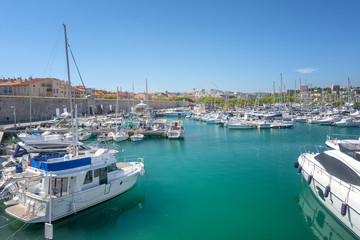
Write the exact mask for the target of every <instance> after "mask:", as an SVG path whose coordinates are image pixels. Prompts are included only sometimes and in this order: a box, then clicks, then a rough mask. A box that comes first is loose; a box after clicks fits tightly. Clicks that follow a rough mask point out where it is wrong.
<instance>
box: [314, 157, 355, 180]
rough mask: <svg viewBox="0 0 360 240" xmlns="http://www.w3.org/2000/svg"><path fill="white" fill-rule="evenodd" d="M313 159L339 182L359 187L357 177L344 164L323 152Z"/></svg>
mask: <svg viewBox="0 0 360 240" xmlns="http://www.w3.org/2000/svg"><path fill="white" fill-rule="evenodd" d="M315 159H316V160H317V161H318V162H319V163H320V164H321V165H322V166H323V167H324V168H325V169H326V171H327V172H328V173H330V174H331V175H333V176H335V177H337V178H339V179H340V180H341V181H344V182H347V183H349V184H354V185H356V186H360V177H359V175H358V174H357V173H356V172H355V171H354V170H352V169H351V168H350V167H348V166H347V165H346V164H345V163H343V162H341V161H340V160H339V159H336V158H334V157H332V156H330V155H328V154H326V153H325V152H323V153H320V154H319V155H317V156H316V157H315Z"/></svg>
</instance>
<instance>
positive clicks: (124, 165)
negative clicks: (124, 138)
mask: <svg viewBox="0 0 360 240" xmlns="http://www.w3.org/2000/svg"><path fill="white" fill-rule="evenodd" d="M116 166H117V167H118V168H124V167H131V166H133V165H132V164H131V163H127V162H117V163H116Z"/></svg>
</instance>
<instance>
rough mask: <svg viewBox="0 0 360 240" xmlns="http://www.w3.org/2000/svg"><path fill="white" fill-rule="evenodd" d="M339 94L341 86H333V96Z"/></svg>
mask: <svg viewBox="0 0 360 240" xmlns="http://www.w3.org/2000/svg"><path fill="white" fill-rule="evenodd" d="M339 92H340V86H339V85H336V84H333V85H331V93H332V94H334V95H337V94H339Z"/></svg>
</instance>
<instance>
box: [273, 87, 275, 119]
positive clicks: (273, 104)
mask: <svg viewBox="0 0 360 240" xmlns="http://www.w3.org/2000/svg"><path fill="white" fill-rule="evenodd" d="M274 111H275V81H274V84H273V112H274Z"/></svg>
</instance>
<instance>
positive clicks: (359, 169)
mask: <svg viewBox="0 0 360 240" xmlns="http://www.w3.org/2000/svg"><path fill="white" fill-rule="evenodd" d="M358 151H360V148H359V149H347V151H345V152H340V151H338V150H327V151H325V152H322V153H316V152H312V151H306V152H305V153H303V154H301V155H300V156H299V158H298V161H297V162H296V163H295V165H294V166H295V167H297V168H298V173H301V174H302V175H303V177H304V178H305V180H306V182H307V184H308V185H309V186H310V188H311V190H312V192H313V193H314V195H315V196H316V198H317V199H318V200H319V201H320V202H321V203H322V204H323V205H324V206H325V207H326V208H327V209H328V210H329V211H330V212H331V213H332V214H333V215H334V216H335V217H336V218H337V219H338V220H339V221H340V222H341V223H343V224H344V225H345V226H346V227H347V228H348V229H349V230H350V231H352V232H353V233H354V234H355V235H356V236H357V237H358V238H359V237H360V201H359V199H360V162H359V159H360V157H359V154H358Z"/></svg>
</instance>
